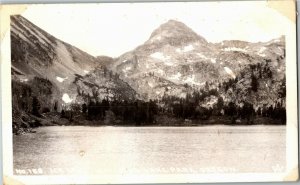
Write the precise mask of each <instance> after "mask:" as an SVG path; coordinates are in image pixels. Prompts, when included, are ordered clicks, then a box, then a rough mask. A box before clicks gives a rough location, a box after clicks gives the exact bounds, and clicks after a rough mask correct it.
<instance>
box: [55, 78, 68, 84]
mask: <svg viewBox="0 0 300 185" xmlns="http://www.w3.org/2000/svg"><path fill="white" fill-rule="evenodd" d="M66 79H68V77H66V78H62V77H59V76H56V80H57V81H59V82H60V83H62V82H63V81H65V80H66Z"/></svg>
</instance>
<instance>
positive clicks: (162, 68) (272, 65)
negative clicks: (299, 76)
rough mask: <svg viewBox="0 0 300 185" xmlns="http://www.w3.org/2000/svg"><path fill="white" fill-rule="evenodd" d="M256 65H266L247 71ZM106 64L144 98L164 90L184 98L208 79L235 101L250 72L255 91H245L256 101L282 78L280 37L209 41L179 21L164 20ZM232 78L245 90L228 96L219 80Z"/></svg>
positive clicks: (283, 63) (225, 80)
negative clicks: (264, 75)
mask: <svg viewBox="0 0 300 185" xmlns="http://www.w3.org/2000/svg"><path fill="white" fill-rule="evenodd" d="M257 65H259V67H257V68H261V67H262V66H263V67H265V68H267V69H265V71H261V70H260V69H257V71H255V70H253V69H252V68H253V66H257ZM109 68H110V69H111V70H113V71H114V72H116V73H119V74H120V78H121V79H123V80H124V81H126V82H128V84H129V85H130V86H131V87H133V89H135V90H136V91H137V92H138V93H140V95H141V97H143V98H145V99H161V98H162V97H163V96H165V95H169V96H178V97H186V95H187V94H188V93H191V91H193V90H195V89H198V90H199V89H203V88H204V87H205V85H206V84H209V88H210V89H213V88H215V89H217V90H219V91H220V92H219V94H221V95H222V96H223V98H224V99H225V100H227V101H235V100H238V99H242V98H241V97H242V96H244V95H245V94H247V93H249V92H248V90H249V88H246V87H247V84H251V77H253V76H255V77H256V78H257V80H258V84H259V88H260V90H259V91H256V92H254V93H252V95H251V96H253V97H259V98H258V99H261V100H257V101H259V102H261V101H262V100H263V98H262V97H261V96H262V95H263V96H267V94H270V92H272V88H273V87H274V86H273V85H275V86H277V85H278V84H281V81H282V80H283V79H284V76H285V40H284V37H280V38H278V39H274V40H271V41H269V42H259V43H249V42H244V41H234V40H233V41H223V42H221V43H209V42H207V41H206V40H205V39H204V38H203V37H201V36H199V35H197V34H196V33H195V32H194V31H193V30H191V29H190V28H188V27H187V26H186V25H184V24H183V23H181V22H178V21H174V20H170V21H168V22H167V23H165V24H162V25H161V26H160V27H159V28H157V29H156V30H155V31H154V32H153V33H152V34H151V36H150V38H149V39H148V40H147V41H146V42H145V43H144V44H142V45H140V46H138V47H137V48H135V49H134V50H132V51H130V52H127V53H125V54H123V55H121V56H120V57H118V58H117V59H116V61H115V62H113V63H112V64H111V65H110V66H109ZM263 70H264V69H263ZM266 70H269V71H271V72H270V73H272V77H270V78H269V79H268V80H266V79H263V78H262V75H260V76H259V73H265V72H266ZM258 71H259V72H258ZM260 77H261V78H260ZM234 79H235V81H236V83H238V84H237V86H238V87H239V88H237V89H238V90H241V89H243V91H247V92H244V95H240V96H241V97H238V98H235V99H234V100H233V98H232V96H231V95H230V93H228V92H227V90H228V89H226V91H225V90H224V87H223V84H225V83H226V82H228V81H230V80H234ZM271 82H272V83H273V82H274V84H273V85H271V84H270V83H271ZM266 84H267V85H266ZM222 89H223V90H222ZM252 99H254V98H252ZM267 99H268V98H267ZM275 99H276V93H274V95H273V100H274V101H268V103H271V102H272V103H274V102H275ZM255 102H256V101H255ZM259 104H261V103H259Z"/></svg>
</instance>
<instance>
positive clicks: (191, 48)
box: [183, 44, 194, 52]
mask: <svg viewBox="0 0 300 185" xmlns="http://www.w3.org/2000/svg"><path fill="white" fill-rule="evenodd" d="M193 50H194V46H193V45H191V44H190V45H188V46H185V47H184V48H183V52H189V51H193Z"/></svg>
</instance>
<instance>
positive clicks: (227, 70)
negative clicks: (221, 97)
mask: <svg viewBox="0 0 300 185" xmlns="http://www.w3.org/2000/svg"><path fill="white" fill-rule="evenodd" d="M224 70H225V72H226V73H227V74H229V75H230V76H231V77H232V78H235V77H236V75H235V74H234V72H233V71H232V70H231V69H230V68H229V67H224Z"/></svg>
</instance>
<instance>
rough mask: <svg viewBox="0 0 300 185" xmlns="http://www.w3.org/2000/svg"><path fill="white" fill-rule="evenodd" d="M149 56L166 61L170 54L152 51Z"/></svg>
mask: <svg viewBox="0 0 300 185" xmlns="http://www.w3.org/2000/svg"><path fill="white" fill-rule="evenodd" d="M150 57H152V58H154V59H159V60H162V61H166V60H169V59H170V58H171V57H170V56H165V55H164V54H163V53H161V52H155V53H152V54H151V55H150Z"/></svg>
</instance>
